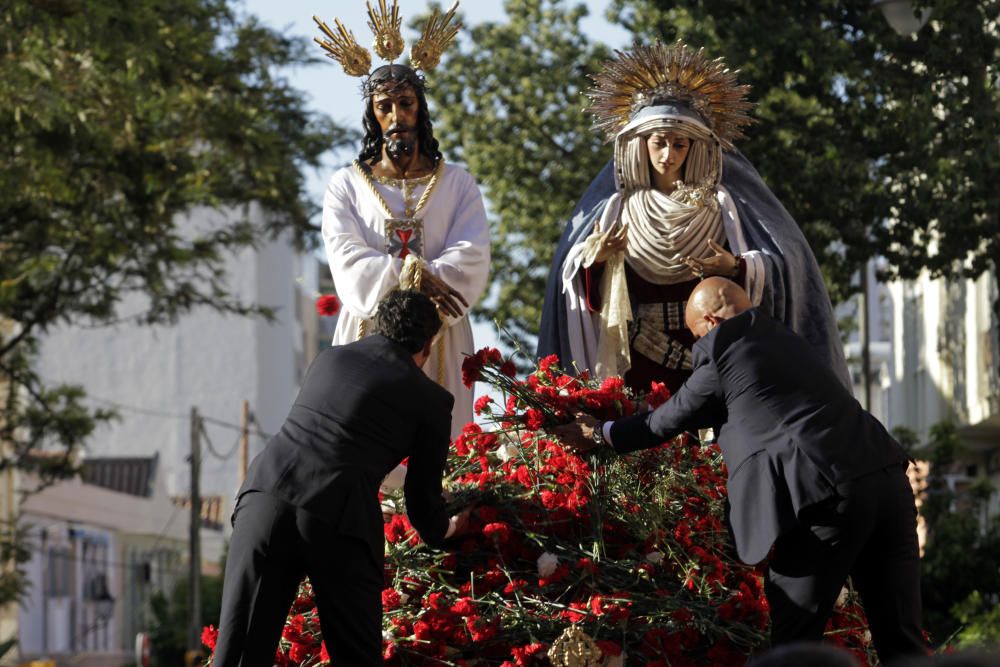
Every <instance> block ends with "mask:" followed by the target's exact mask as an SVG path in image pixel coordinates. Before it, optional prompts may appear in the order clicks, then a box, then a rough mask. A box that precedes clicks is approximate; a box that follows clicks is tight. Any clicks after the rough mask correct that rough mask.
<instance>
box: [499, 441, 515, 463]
mask: <svg viewBox="0 0 1000 667" xmlns="http://www.w3.org/2000/svg"><path fill="white" fill-rule="evenodd" d="M497 458H499V459H500V460H501V461H503V462H504V463H506V462H507V461H510V460H511V459H513V458H517V445H514V444H512V443H509V442H508V443H505V444H503V445H500V446H499V447H497Z"/></svg>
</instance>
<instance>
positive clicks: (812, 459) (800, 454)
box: [611, 309, 907, 563]
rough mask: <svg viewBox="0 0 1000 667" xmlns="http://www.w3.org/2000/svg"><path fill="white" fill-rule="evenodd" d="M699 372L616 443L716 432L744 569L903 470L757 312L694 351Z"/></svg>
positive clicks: (844, 398)
mask: <svg viewBox="0 0 1000 667" xmlns="http://www.w3.org/2000/svg"><path fill="white" fill-rule="evenodd" d="M693 365H694V369H693V373H692V375H691V377H690V378H689V379H688V381H687V382H686V383H685V384H684V386H683V387H681V388H680V390H679V391H678V392H677V393H676V394H675V395H674V396H673V397H671V399H670V400H669V401H667V402H666V403H664V404H663V405H661V406H660V407H659V408H657V409H656V410H654V411H653V412H650V413H647V414H645V415H634V416H632V417H627V418H624V419H620V420H618V421H616V422H615V423H614V425H613V426H612V427H611V440H612V442H613V446H614V448H615V449H616V450H617V451H619V452H623V453H624V452H630V451H635V450H638V449H644V448H648V447H653V446H655V445H657V444H659V443H661V442H663V441H665V440H668V439H670V438H672V437H674V436H676V435H677V434H679V433H681V432H683V431H686V430H691V429H697V428H705V427H708V426H714V427H716V429H717V431H716V433H717V437H718V442H719V446H720V447H721V449H722V453H723V457H724V458H725V462H726V468H727V469H728V471H729V480H728V482H727V488H728V491H729V502H730V525H731V527H732V530H733V537H734V539H735V541H736V548H737V551H738V552H739V555H740V558H741V559H742V560H743V561H744V562H747V563H757V562H760V561H761V560H763V559H764V557H765V556H766V555H767V553H768V551H769V550H770V548H771V545H772V544H773V542H774V540H775V539H777V537H778V536H780V535H782V534H784V533H785V532H787V531H788V530H789V529H791V528H792V527H794V526H795V525H796V520H797V516H798V514H799V512H800V511H801V510H802V509H803V508H805V507H808V506H809V505H812V504H815V503H817V502H820V501H822V500H825V499H827V498H830V497H832V496H834V495H835V494H836V493H837V489H838V486H839V485H842V484H844V483H845V482H849V481H851V480H853V479H855V478H857V477H860V476H862V475H864V474H866V473H869V472H872V471H875V470H879V469H881V468H884V467H886V466H888V465H891V464H893V463H902V462H904V461H906V458H907V457H906V454H905V452H904V451H903V449H902V448H901V447H900V446H899V444H897V443H896V441H895V440H893V438H892V437H891V436H890V435H889V434H888V433H887V432H886V430H885V428H884V427H883V426H882V424H880V423H879V421H878V420H877V419H875V418H874V417H872V416H871V415H870V414H869V413H868V412H867V411H865V410H864V409H863V408H862V407H861V405H860V404H859V403H858V402H857V401H856V400H854V397H853V396H852V395H851V394H850V393H849V392H848V391H847V390H846V389H845V388H844V385H843V384H842V383H841V382H840V380H839V379H838V378H837V376H836V375H835V374H834V373H833V371H832V370H831V369H830V368H828V367H827V366H826V365H825V364H823V363H822V362H821V361H820V360H819V359H818V358H817V357H816V354H815V352H813V350H812V349H811V348H810V346H809V344H808V343H807V342H806V341H805V340H804V339H803V338H801V337H800V336H798V335H796V334H795V333H793V332H792V331H790V330H789V329H788V328H786V327H785V326H784V325H782V324H781V323H779V322H777V321H776V320H774V319H772V318H771V317H769V316H768V315H766V314H764V313H763V312H761V311H759V310H757V309H750V310H748V311H746V312H744V313H742V314H740V315H739V316H737V317H734V318H731V319H729V320H727V321H725V322H723V323H721V324H720V325H719V326H717V327H715V328H714V329H713V330H712V331H711V332H709V334H708V335H706V336H705V337H703V338H702V339H700V340H699V341H698V342H696V343H695V345H694V349H693Z"/></svg>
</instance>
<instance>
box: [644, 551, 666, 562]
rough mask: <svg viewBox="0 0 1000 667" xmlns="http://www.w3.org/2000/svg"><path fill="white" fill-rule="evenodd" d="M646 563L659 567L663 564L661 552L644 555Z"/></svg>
mask: <svg viewBox="0 0 1000 667" xmlns="http://www.w3.org/2000/svg"><path fill="white" fill-rule="evenodd" d="M646 562H647V563H652V564H653V565H659V564H660V563H662V562H663V552H662V551H650V552H649V553H648V554H646Z"/></svg>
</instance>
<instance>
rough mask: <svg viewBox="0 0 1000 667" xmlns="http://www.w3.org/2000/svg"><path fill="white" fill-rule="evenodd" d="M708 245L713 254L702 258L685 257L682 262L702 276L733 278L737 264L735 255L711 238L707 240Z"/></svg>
mask: <svg viewBox="0 0 1000 667" xmlns="http://www.w3.org/2000/svg"><path fill="white" fill-rule="evenodd" d="M708 247H709V248H711V249H712V250H713V251H714V252H715V254H714V255H712V256H711V257H706V258H704V259H695V258H694V257H686V258H685V259H684V263H685V264H687V265H688V266H689V267H691V270H692V271H694V272H695V273H696V274H698V276H700V277H702V278H704V277H705V276H723V277H725V278H733V277H734V276H735V275H736V267H737V265H738V261H737V259H736V256H735V255H733V254H732V253H731V252H729V251H728V250H726V249H725V248H723V247H722V246H721V245H719V244H718V243H716V242H715V241H713V240H712V239H709V240H708Z"/></svg>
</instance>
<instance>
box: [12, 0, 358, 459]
mask: <svg viewBox="0 0 1000 667" xmlns="http://www.w3.org/2000/svg"><path fill="white" fill-rule="evenodd" d="M230 4H231V3H230V2H229V1H228V0H177V1H176V2H171V3H161V2H153V1H151V0H135V1H132V2H122V1H121V0H87V1H86V2H84V1H83V0H45V1H44V2H43V1H36V2H29V1H26V0H15V1H14V2H9V3H4V4H3V7H2V8H0V133H2V135H3V137H4V141H3V143H2V146H0V172H2V173H3V175H4V176H3V178H2V179H0V390H2V391H0V396H2V400H3V401H4V402H3V404H2V408H0V409H2V412H0V442H4V443H6V444H8V445H10V446H5V447H4V448H3V450H2V451H3V454H2V456H0V469H2V468H5V467H9V466H17V467H21V468H25V467H36V468H37V467H38V466H40V465H41V466H43V467H44V469H43V470H42V472H43V473H47V474H49V475H50V476H54V475H58V474H62V473H65V472H66V471H67V470H68V467H69V466H68V463H69V462H70V461H71V460H72V457H71V454H72V452H73V451H74V450H75V448H76V447H78V446H79V445H80V443H81V442H83V441H84V440H85V439H86V437H87V436H88V435H89V434H90V433H91V432H92V430H93V428H94V426H95V423H98V422H100V421H103V420H107V419H109V418H110V417H111V416H112V415H111V414H110V413H108V412H106V411H101V410H92V409H89V408H88V407H86V405H85V404H84V402H83V398H84V394H83V391H82V390H81V389H80V388H79V387H70V386H57V387H50V386H45V385H44V384H43V382H42V381H41V380H40V378H39V377H37V375H36V374H35V372H34V371H33V368H32V357H33V355H34V354H35V352H36V351H37V346H38V340H39V337H40V336H41V335H42V334H44V332H45V331H46V329H48V328H49V327H51V326H53V325H56V324H65V323H74V324H83V325H90V326H94V325H101V324H106V323H109V322H112V321H115V318H116V317H118V312H117V306H118V305H119V304H120V302H121V301H122V299H123V298H125V297H126V296H128V295H130V294H140V295H143V296H144V299H142V301H143V302H144V303H145V305H146V308H145V309H144V310H143V311H142V312H139V313H129V315H130V316H132V317H133V318H134V319H135V320H136V321H137V322H140V323H147V324H153V323H167V322H172V321H174V320H175V319H176V318H177V317H178V316H179V315H181V314H183V313H184V312H186V311H187V310H189V309H191V308H192V307H195V306H207V307H211V308H214V309H218V310H220V311H224V312H231V313H237V314H247V313H259V312H261V311H262V309H260V308H258V307H257V306H255V305H253V304H247V303H241V302H240V301H239V300H238V299H236V298H234V296H233V295H232V294H231V293H230V291H229V288H228V286H227V285H226V283H225V275H224V273H223V269H222V267H223V259H224V257H225V255H226V254H227V253H230V252H232V251H237V250H239V249H241V248H246V247H251V246H254V245H255V244H257V243H258V242H260V241H261V240H264V239H267V238H270V237H271V236H274V235H277V234H279V233H282V232H288V233H290V234H291V236H292V237H293V238H294V239H295V240H297V241H299V242H305V241H306V240H307V239H308V238H309V234H310V232H311V231H312V230H313V225H312V222H311V221H312V218H313V214H314V212H315V208H316V205H315V204H314V203H312V202H310V201H309V199H308V197H307V196H306V193H305V192H304V179H303V175H302V170H303V168H305V167H307V166H317V165H318V162H319V158H320V155H321V154H322V153H323V152H324V151H326V150H327V149H329V148H331V147H333V146H336V145H338V144H340V143H343V142H345V141H346V140H348V138H349V137H348V135H347V133H346V132H345V131H343V130H341V129H339V128H337V127H336V126H334V125H333V124H332V123H331V122H330V121H329V120H327V119H325V118H323V117H318V116H316V115H314V114H312V113H311V112H309V111H307V109H306V108H305V105H304V102H303V97H302V95H301V93H300V92H299V91H297V90H295V89H293V88H292V87H291V86H290V85H289V83H288V81H287V80H285V79H284V78H283V77H282V76H281V75H280V74H279V72H280V71H281V70H282V68H287V67H289V66H293V65H296V64H303V63H305V62H307V61H309V60H310V59H311V56H309V55H308V54H307V52H306V49H307V48H308V45H307V44H304V43H299V42H293V41H291V40H289V39H287V38H285V37H283V36H281V35H279V34H277V33H275V32H273V31H271V30H270V29H268V28H265V27H264V26H262V25H260V24H259V23H257V22H256V21H255V20H254V19H252V18H245V17H241V16H239V15H237V14H236V13H235V12H234V10H233V8H232V7H231V6H230ZM199 207H202V208H204V207H209V208H212V209H220V210H221V211H223V212H225V215H223V214H221V213H220V214H219V215H216V216H214V217H213V218H212V219H213V220H214V222H212V223H209V224H205V225H203V226H202V227H201V228H199V229H197V230H194V229H192V225H186V226H185V225H184V224H183V219H184V217H185V216H186V215H187V214H189V213H190V212H192V211H193V210H195V209H197V208H199ZM258 207H259V210H261V211H263V215H255V214H254V211H255V210H256V209H257V208H258ZM261 220H263V222H260V221H261ZM255 221H257V222H255ZM130 303H131V302H130ZM46 448H48V449H54V450H55V451H58V452H62V453H63V454H64V456H63V457H62V458H59V457H56V458H53V457H51V456H47V457H37V456H33V455H32V452H35V451H37V450H39V449H46Z"/></svg>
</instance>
